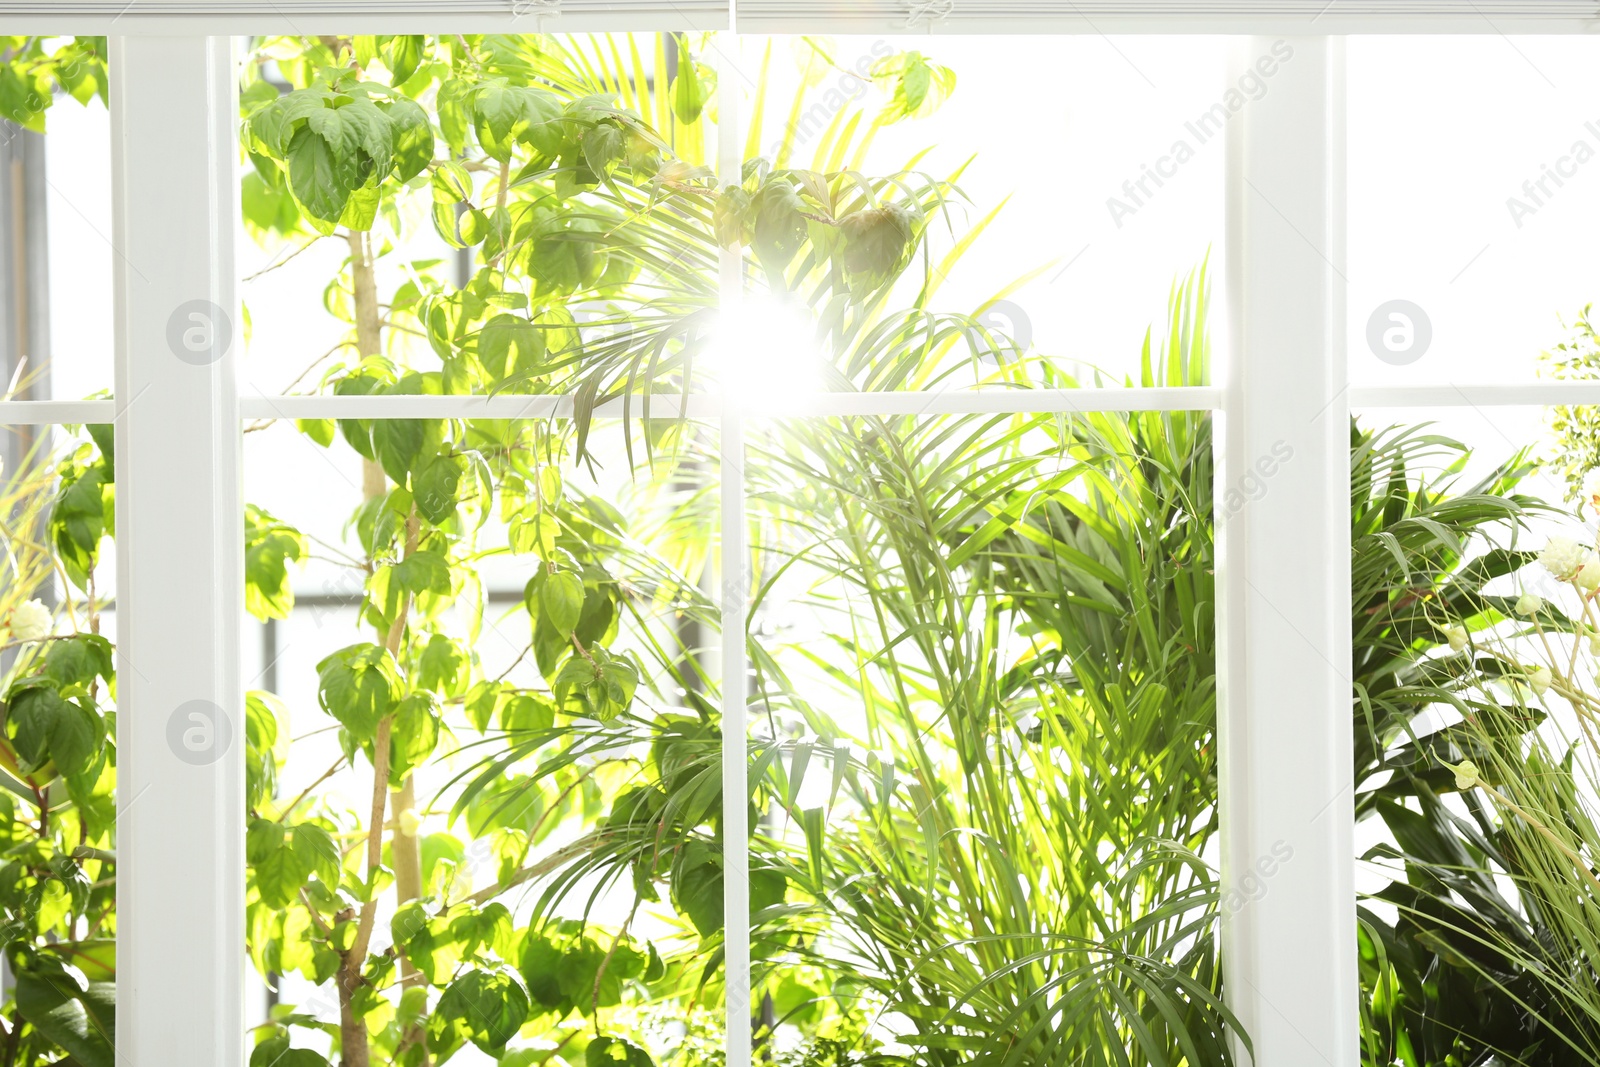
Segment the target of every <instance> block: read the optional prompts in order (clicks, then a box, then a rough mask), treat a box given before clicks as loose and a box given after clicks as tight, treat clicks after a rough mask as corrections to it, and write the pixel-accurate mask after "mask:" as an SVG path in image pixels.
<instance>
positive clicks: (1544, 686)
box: [1527, 666, 1551, 696]
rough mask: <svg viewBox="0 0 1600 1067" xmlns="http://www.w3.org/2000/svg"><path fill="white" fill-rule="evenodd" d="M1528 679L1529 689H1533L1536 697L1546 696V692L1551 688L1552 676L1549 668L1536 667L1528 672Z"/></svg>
mask: <svg viewBox="0 0 1600 1067" xmlns="http://www.w3.org/2000/svg"><path fill="white" fill-rule="evenodd" d="M1527 678H1528V688H1530V689H1532V690H1533V692H1534V694H1535V695H1536V696H1544V694H1545V692H1546V691H1547V690H1549V688H1550V682H1551V675H1550V668H1549V667H1542V666H1541V667H1535V668H1534V669H1533V670H1531V671H1529V672H1528V674H1527Z"/></svg>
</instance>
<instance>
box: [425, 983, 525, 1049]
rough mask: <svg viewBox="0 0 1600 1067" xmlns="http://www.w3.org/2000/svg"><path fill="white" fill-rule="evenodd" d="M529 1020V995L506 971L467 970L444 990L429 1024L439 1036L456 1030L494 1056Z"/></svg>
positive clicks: (431, 1030)
mask: <svg viewBox="0 0 1600 1067" xmlns="http://www.w3.org/2000/svg"><path fill="white" fill-rule="evenodd" d="M527 1018H528V994H527V993H526V992H524V991H523V988H522V984H521V983H520V982H518V981H517V980H516V979H515V978H513V977H512V976H511V975H510V974H509V973H508V972H505V971H487V970H474V971H468V972H467V973H466V974H463V975H462V976H461V977H460V978H457V979H456V980H455V981H454V982H451V983H450V987H449V988H448V989H446V990H445V991H444V995H443V996H442V997H440V998H439V1006H438V1007H437V1008H435V1009H434V1013H433V1018H432V1019H431V1020H430V1021H429V1030H430V1032H434V1031H437V1032H438V1033H439V1036H441V1037H442V1036H444V1035H445V1034H446V1033H450V1032H451V1031H454V1033H455V1034H458V1035H460V1036H462V1037H465V1038H466V1039H467V1040H469V1041H471V1042H472V1043H473V1044H474V1045H476V1046H477V1047H478V1048H479V1049H480V1050H482V1051H484V1052H487V1053H489V1054H490V1055H495V1054H497V1053H499V1052H500V1051H501V1050H503V1049H504V1048H505V1047H506V1042H508V1041H510V1040H511V1039H512V1038H513V1037H515V1036H516V1033H517V1031H518V1030H520V1029H521V1028H522V1024H523V1023H524V1022H525V1021H527Z"/></svg>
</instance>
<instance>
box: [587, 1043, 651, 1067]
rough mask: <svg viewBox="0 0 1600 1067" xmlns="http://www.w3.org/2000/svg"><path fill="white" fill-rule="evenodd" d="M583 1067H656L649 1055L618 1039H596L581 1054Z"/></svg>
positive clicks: (637, 1047) (636, 1046)
mask: <svg viewBox="0 0 1600 1067" xmlns="http://www.w3.org/2000/svg"><path fill="white" fill-rule="evenodd" d="M583 1064H584V1067H614V1065H621V1067H656V1061H655V1060H653V1059H651V1058H650V1053H648V1052H646V1051H645V1050H644V1049H642V1048H640V1047H639V1046H638V1045H635V1044H634V1043H633V1042H631V1041H624V1040H623V1039H622V1038H620V1037H597V1038H595V1039H594V1040H593V1041H591V1042H589V1047H588V1048H587V1049H585V1050H584V1053H583Z"/></svg>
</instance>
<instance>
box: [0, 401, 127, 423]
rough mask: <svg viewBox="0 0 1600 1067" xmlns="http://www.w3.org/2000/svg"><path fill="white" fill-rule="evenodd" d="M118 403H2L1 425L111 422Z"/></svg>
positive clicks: (115, 415) (114, 416)
mask: <svg viewBox="0 0 1600 1067" xmlns="http://www.w3.org/2000/svg"><path fill="white" fill-rule="evenodd" d="M116 417H117V402H116V401H115V400H0V426H52V425H60V424H63V423H82V422H112V421H115V419H116Z"/></svg>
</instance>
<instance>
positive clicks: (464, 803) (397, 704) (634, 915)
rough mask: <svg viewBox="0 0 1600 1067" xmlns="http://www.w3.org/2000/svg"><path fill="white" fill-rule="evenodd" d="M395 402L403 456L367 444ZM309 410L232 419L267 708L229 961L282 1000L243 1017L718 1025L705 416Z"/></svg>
mask: <svg viewBox="0 0 1600 1067" xmlns="http://www.w3.org/2000/svg"><path fill="white" fill-rule="evenodd" d="M414 428H420V430H421V432H422V433H423V436H424V437H426V438H427V439H428V440H430V441H432V442H434V443H433V444H432V445H431V446H430V450H429V453H428V456H427V457H424V458H420V459H418V460H415V461H413V462H412V464H411V465H410V467H409V468H408V469H406V470H403V471H396V470H393V469H386V468H392V467H393V457H394V452H393V449H392V445H393V442H395V441H397V440H399V439H401V438H402V437H403V436H404V435H405V434H406V433H407V432H409V431H410V430H412V429H414ZM337 434H338V435H337V437H336V438H335V439H334V440H333V442H332V443H331V444H329V445H328V446H326V447H324V446H323V445H322V444H319V443H317V442H316V441H314V440H312V439H311V438H310V437H309V436H308V435H307V434H304V433H301V432H297V431H296V429H295V428H294V427H293V426H292V425H290V424H287V423H277V424H274V425H273V426H271V427H270V428H267V429H264V430H261V431H259V432H254V433H251V434H250V435H249V436H248V438H247V483H246V484H247V499H248V500H249V501H250V502H251V506H250V509H249V510H248V512H247V516H246V523H247V531H248V533H247V539H248V545H247V578H248V584H247V588H246V598H247V606H248V607H249V608H250V610H251V611H252V612H253V614H254V615H255V616H256V621H255V624H252V625H247V626H246V628H245V630H246V634H247V641H248V646H247V648H246V650H245V657H246V658H245V663H246V667H247V670H246V674H247V677H248V676H251V675H253V676H254V677H255V681H254V682H252V683H251V688H252V689H253V690H259V691H260V692H257V693H255V694H253V696H252V703H251V707H252V714H253V715H254V716H256V719H253V722H257V723H258V725H259V726H260V727H261V728H263V729H269V730H271V731H275V733H276V743H275V744H274V745H270V746H262V747H261V748H260V749H258V750H253V751H252V754H251V758H252V760H258V761H259V763H258V764H253V771H252V775H253V777H252V781H253V782H255V783H257V785H256V786H253V788H252V799H251V808H252V819H251V824H250V835H249V838H248V841H249V842H250V843H251V844H250V848H251V854H250V863H251V873H250V886H251V889H250V897H249V902H250V903H249V916H250V920H249V923H250V925H249V930H250V946H251V951H252V955H253V958H254V960H255V964H256V969H257V970H258V972H259V973H260V981H258V982H255V983H252V988H254V989H256V990H258V991H259V990H260V989H261V987H262V983H263V982H264V983H265V984H267V985H268V986H270V987H271V989H272V990H273V991H272V992H271V993H270V995H269V999H270V1001H271V1002H272V1003H273V1004H274V1005H276V1006H275V1007H273V1008H272V1009H271V1011H272V1014H273V1017H274V1018H279V1019H281V1020H282V1022H283V1023H284V1024H285V1025H286V1026H287V1029H286V1030H279V1029H268V1030H263V1031H259V1032H258V1037H260V1038H261V1039H263V1040H274V1041H281V1040H286V1041H290V1042H292V1043H293V1045H294V1046H295V1047H308V1048H314V1049H318V1050H323V1051H325V1050H326V1049H327V1047H328V1037H327V1035H326V1034H324V1033H320V1032H318V1030H317V1028H316V1025H314V1024H312V1023H311V1022H310V1019H309V1018H307V1017H308V1016H314V1017H315V1019H316V1020H318V1021H319V1022H320V1023H321V1024H324V1025H333V1026H335V1027H336V1026H337V1024H338V1022H339V1020H340V1018H341V1014H342V1013H343V1012H346V1011H354V1012H357V1013H365V1017H366V1020H367V1024H368V1026H369V1029H371V1031H372V1037H371V1045H372V1047H373V1048H374V1049H375V1050H377V1051H375V1052H374V1057H375V1059H374V1062H378V1059H377V1058H376V1057H378V1056H379V1054H380V1053H381V1054H382V1055H383V1056H385V1057H394V1058H395V1062H401V1061H402V1060H403V1051H404V1050H405V1049H407V1048H415V1047H416V1046H417V1045H418V1044H419V1043H420V1042H423V1041H425V1042H426V1043H427V1047H428V1048H429V1049H430V1050H431V1054H432V1055H434V1056H435V1057H440V1058H442V1057H443V1056H445V1055H447V1054H449V1053H450V1051H451V1050H452V1049H460V1050H461V1060H462V1061H463V1062H475V1061H474V1059H473V1057H474V1056H478V1055H479V1054H480V1053H483V1054H491V1055H499V1054H500V1053H501V1052H502V1051H503V1050H504V1049H506V1048H507V1047H509V1049H511V1050H513V1051H517V1050H521V1055H523V1056H524V1057H525V1056H528V1055H533V1054H534V1053H533V1051H532V1050H540V1049H544V1050H549V1049H553V1048H557V1047H559V1048H562V1049H564V1050H565V1051H564V1052H563V1053H562V1055H563V1056H564V1057H565V1058H566V1059H567V1062H574V1060H576V1062H583V1057H584V1056H585V1055H586V1054H587V1053H586V1052H585V1049H586V1047H588V1048H594V1047H595V1045H596V1043H598V1042H607V1043H608V1044H606V1045H601V1046H600V1048H599V1049H598V1050H597V1051H596V1052H595V1053H594V1055H595V1056H596V1057H598V1056H599V1055H600V1052H601V1051H604V1049H605V1048H607V1047H610V1048H613V1049H615V1050H617V1051H618V1052H623V1053H625V1052H627V1051H628V1049H629V1048H630V1047H637V1048H641V1049H644V1050H647V1051H648V1053H649V1054H650V1055H651V1056H652V1057H653V1058H654V1062H658V1063H666V1062H670V1061H671V1058H672V1057H673V1056H674V1055H677V1054H680V1053H681V1054H683V1055H685V1056H687V1057H688V1058H689V1059H690V1060H691V1061H692V1060H693V1059H695V1058H696V1057H699V1056H701V1055H703V1054H705V1053H707V1052H709V1050H712V1049H716V1048H720V1046H721V1043H722V1034H723V1025H722V1006H721V978H720V964H721V960H720V955H719V952H720V928H721V889H720V886H721V879H720V867H721V846H720V842H718V840H717V838H716V831H715V826H716V825H717V823H718V822H719V818H720V810H721V808H720V804H721V792H720V782H721V777H720V770H719V766H720V758H719V751H720V750H719V746H718V737H717V729H716V723H717V721H718V719H719V715H718V706H719V705H718V703H717V697H716V692H715V686H714V683H713V682H711V681H710V679H713V678H714V677H716V672H715V669H714V664H712V663H710V662H708V660H707V655H708V653H707V648H708V647H709V646H712V645H714V644H715V633H716V626H717V620H716V613H715V609H714V607H713V604H712V601H711V599H710V597H709V595H708V593H707V592H706V591H705V589H704V588H703V586H705V585H707V584H708V582H707V573H708V571H707V568H708V560H709V556H710V553H712V552H714V551H715V545H716V542H715V536H714V534H715V515H716V513H715V491H714V489H713V488H712V486H713V479H714V476H715V473H716V463H715V449H716V440H717V435H716V433H715V431H714V429H713V428H711V427H707V426H704V425H700V424H696V423H683V424H679V423H662V422H655V423H651V424H648V425H647V424H644V423H640V422H635V423H633V424H632V425H631V428H630V430H629V432H628V433H627V434H625V433H624V430H623V428H622V425H621V424H620V423H618V422H616V421H614V420H613V421H610V422H605V423H595V424H594V425H593V427H592V431H591V432H590V434H589V436H588V438H587V440H586V441H585V443H584V446H583V447H584V449H585V451H584V452H583V453H582V454H581V458H580V453H579V445H578V438H577V435H576V432H575V430H574V428H573V426H572V423H571V422H570V421H567V420H561V421H554V422H543V421H541V422H489V421H476V420H475V421H470V422H465V423H463V422H451V423H446V424H417V423H409V422H389V423H383V422H379V423H373V424H370V425H369V426H366V427H363V426H361V425H358V424H354V423H341V424H340V426H339V427H338V431H337ZM630 441H631V447H632V448H633V450H634V452H633V458H632V461H631V462H630V459H629V455H628V447H629V445H630ZM374 447H375V448H376V450H377V452H378V453H379V454H380V455H384V456H387V457H389V461H388V462H387V463H382V462H380V463H377V464H374V463H372V461H367V460H363V458H362V457H361V455H360V454H359V451H358V449H360V448H374ZM441 463H442V464H449V465H452V466H454V468H455V469H456V470H458V471H459V477H452V476H447V474H448V472H446V473H445V474H440V473H439V472H438V471H437V470H436V469H435V468H436V467H437V466H438V465H439V464H441ZM395 473H399V474H401V475H402V477H404V478H405V483H406V485H407V486H409V489H407V488H403V487H401V486H400V485H399V484H397V483H395V481H394V479H393V478H392V477H390V475H392V474H395ZM374 687H375V688H374ZM374 694H375V695H374ZM384 718H388V719H389V720H390V721H391V723H392V737H393V739H394V740H393V742H392V746H393V747H392V749H391V753H392V754H391V762H390V767H391V770H390V777H389V785H390V786H391V787H392V788H391V790H390V791H389V795H388V799H387V801H386V806H387V807H388V814H387V816H386V817H385V819H384V825H383V827H382V828H381V829H380V831H379V835H380V838H381V840H382V847H383V851H382V854H381V862H382V866H383V869H384V873H383V875H382V877H381V888H380V890H379V892H378V894H377V905H376V908H375V911H374V913H373V919H372V922H371V930H372V933H371V942H370V945H369V950H370V952H371V953H372V954H373V955H372V956H371V961H370V962H369V963H368V964H367V967H368V972H369V975H370V976H371V977H370V978H369V980H370V981H371V982H372V987H373V988H372V991H371V992H362V993H361V994H360V995H359V996H357V997H355V998H351V997H349V996H341V993H340V991H339V978H338V976H337V973H336V972H337V970H338V969H339V967H340V966H348V965H344V964H342V961H341V957H340V956H339V954H338V952H337V951H336V950H335V949H334V947H333V946H334V945H336V944H338V943H339V937H340V935H339V934H338V933H337V932H336V931H337V930H338V929H339V924H340V923H341V922H345V921H348V922H350V923H351V924H352V926H353V928H354V929H356V930H359V929H360V925H361V918H360V916H361V900H360V896H361V892H360V886H359V879H361V878H362V877H364V874H365V872H366V870H367V860H366V848H367V840H368V832H369V831H370V829H371V827H372V825H373V819H372V816H371V810H372V790H373V776H374V773H375V772H374V769H373V760H372V752H373V751H374V750H375V747H374V746H375V737H376V731H377V730H378V729H379V726H378V723H379V722H380V721H382V720H383V719H384ZM302 796H303V799H301V800H300V801H299V802H298V803H296V798H300V797H302ZM302 838H304V839H305V841H304V842H303V841H302ZM305 842H311V843H314V844H315V845H316V846H317V848H318V849H329V843H331V846H332V848H331V850H330V851H328V854H327V857H326V859H324V858H322V853H321V852H311V851H306V852H304V853H303V852H302V847H303V846H304V848H306V849H309V848H310V847H311V846H310V845H307V844H305ZM285 850H288V851H287V852H286V851H285ZM341 878H342V880H343V885H342V887H340V886H339V880H340V879H341ZM391 878H392V881H391ZM324 927H326V929H324ZM396 960H398V963H396V962H395V961H396ZM386 967H387V968H395V967H397V968H398V969H397V970H386V969H385V968H386ZM383 1062H389V1059H387V1058H385V1059H383ZM436 1062H437V1060H436ZM476 1062H482V1060H481V1058H480V1059H479V1060H477V1061H476Z"/></svg>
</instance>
